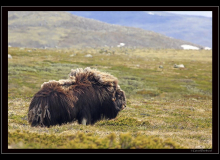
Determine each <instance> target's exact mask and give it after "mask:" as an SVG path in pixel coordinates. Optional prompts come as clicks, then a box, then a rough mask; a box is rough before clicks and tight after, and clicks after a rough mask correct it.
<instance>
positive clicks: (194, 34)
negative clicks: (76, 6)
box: [70, 11, 212, 47]
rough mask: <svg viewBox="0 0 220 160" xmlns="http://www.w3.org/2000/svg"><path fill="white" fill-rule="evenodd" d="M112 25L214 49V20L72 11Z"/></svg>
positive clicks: (157, 13) (162, 14)
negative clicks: (139, 29) (149, 32)
mask: <svg viewBox="0 0 220 160" xmlns="http://www.w3.org/2000/svg"><path fill="white" fill-rule="evenodd" d="M70 13H72V14H74V15H78V16H82V17H86V18H92V19H96V20H100V21H103V22H106V23H110V24H117V25H123V26H130V27H138V28H142V29H145V30H151V31H154V32H157V33H161V34H164V35H166V36H169V37H173V38H176V39H181V40H184V41H188V42H192V43H195V44H199V45H202V46H204V47H205V46H207V47H212V18H210V17H203V16H189V15H179V14H173V13H169V12H164V11H70Z"/></svg>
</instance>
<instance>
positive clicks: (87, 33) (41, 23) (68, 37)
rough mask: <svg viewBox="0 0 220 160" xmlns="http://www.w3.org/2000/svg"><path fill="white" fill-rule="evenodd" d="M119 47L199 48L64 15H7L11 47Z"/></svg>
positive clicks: (128, 28) (21, 12) (183, 42)
mask: <svg viewBox="0 0 220 160" xmlns="http://www.w3.org/2000/svg"><path fill="white" fill-rule="evenodd" d="M119 43H125V46H127V47H129V46H130V47H132V46H136V47H148V48H175V49H182V48H181V45H182V44H188V45H193V46H197V47H202V46H200V45H195V44H193V43H190V42H186V41H182V40H178V39H174V38H170V37H167V36H164V35H162V34H159V33H155V32H153V31H147V30H144V29H140V28H134V27H125V26H119V25H113V24H108V23H105V22H101V21H98V20H93V19H88V18H83V17H80V16H76V15H73V14H71V13H68V12H63V11H10V12H8V44H9V45H10V46H13V47H33V48H44V47H49V48H55V47H58V48H70V47H103V46H106V45H107V46H113V47H116V46H117V45H118V44H119Z"/></svg>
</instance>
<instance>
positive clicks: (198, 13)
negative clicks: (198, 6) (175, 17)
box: [167, 11, 212, 17]
mask: <svg viewBox="0 0 220 160" xmlns="http://www.w3.org/2000/svg"><path fill="white" fill-rule="evenodd" d="M167 12H170V13H176V14H185V15H197V16H205V17H212V11H167Z"/></svg>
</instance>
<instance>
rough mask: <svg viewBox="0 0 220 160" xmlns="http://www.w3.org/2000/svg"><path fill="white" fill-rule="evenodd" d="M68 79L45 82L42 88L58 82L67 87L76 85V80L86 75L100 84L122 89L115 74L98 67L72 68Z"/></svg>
mask: <svg viewBox="0 0 220 160" xmlns="http://www.w3.org/2000/svg"><path fill="white" fill-rule="evenodd" d="M68 76H69V77H68V79H61V80H59V81H55V80H50V81H48V82H44V83H43V84H42V85H41V88H42V87H43V86H44V85H45V84H47V83H51V82H53V83H58V85H60V86H62V87H65V86H70V85H74V84H75V82H76V80H77V79H78V78H80V77H84V78H85V77H86V78H87V79H88V80H90V81H94V82H95V83H98V84H100V85H103V86H106V87H108V86H109V87H115V88H116V89H120V86H119V85H118V79H117V78H116V77H114V76H113V75H111V74H109V73H105V72H100V71H98V70H96V69H91V68H90V67H87V68H85V69H84V70H83V69H82V68H77V69H75V70H73V69H71V72H70V73H69V75H68Z"/></svg>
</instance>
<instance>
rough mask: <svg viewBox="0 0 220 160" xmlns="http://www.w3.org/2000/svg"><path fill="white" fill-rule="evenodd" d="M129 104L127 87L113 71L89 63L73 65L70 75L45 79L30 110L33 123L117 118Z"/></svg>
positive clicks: (86, 122) (49, 123) (42, 123)
mask: <svg viewBox="0 0 220 160" xmlns="http://www.w3.org/2000/svg"><path fill="white" fill-rule="evenodd" d="M124 107H126V97H125V93H124V91H122V90H121V88H120V86H119V85H118V79H117V78H116V77H114V76H113V75H111V74H109V73H105V72H100V71H98V70H96V69H91V68H89V67H87V68H85V69H84V70H83V69H82V68H77V69H75V70H74V69H72V70H71V72H70V73H69V78H68V79H62V80H58V81H55V80H52V81H49V82H44V83H43V84H42V85H41V89H40V90H39V91H38V92H37V93H36V94H35V95H34V97H33V98H32V101H31V103H30V106H29V110H28V121H29V123H30V124H31V126H42V127H43V126H47V127H49V126H51V125H57V124H59V125H61V124H63V123H67V122H72V121H75V120H77V121H78V123H79V124H86V125H88V124H94V123H95V122H96V121H98V120H100V119H102V118H107V119H112V118H115V117H116V116H117V114H118V112H119V111H121V110H122V109H124Z"/></svg>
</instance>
